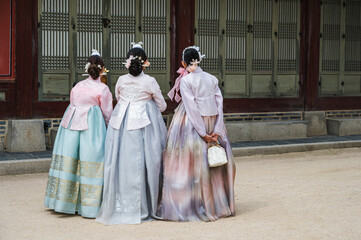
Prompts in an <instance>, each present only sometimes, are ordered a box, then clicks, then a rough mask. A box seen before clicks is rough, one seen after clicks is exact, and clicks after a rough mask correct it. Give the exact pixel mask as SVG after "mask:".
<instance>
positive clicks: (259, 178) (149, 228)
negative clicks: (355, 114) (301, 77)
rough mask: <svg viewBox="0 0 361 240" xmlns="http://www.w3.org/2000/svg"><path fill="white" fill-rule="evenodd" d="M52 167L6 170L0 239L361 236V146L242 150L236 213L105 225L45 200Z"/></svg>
mask: <svg viewBox="0 0 361 240" xmlns="http://www.w3.org/2000/svg"><path fill="white" fill-rule="evenodd" d="M46 181H47V174H45V173H44V174H29V175H16V176H3V177H0V239H1V240H3V239H4V240H13V239H14V240H20V239H34V240H42V239H46V240H52V239H61V240H68V239H79V240H80V239H89V240H91V239H96V240H102V239H127V240H130V239H154V240H161V239H167V240H172V239H187V240H188V239H191V240H200V239H205V240H210V239H222V240H223V239H237V240H240V239H257V240H258V239H259V240H265V239H275V240H280V239H287V240H290V239H292V240H295V239H306V240H310V239H327V240H329V239H361V149H360V148H353V149H339V150H322V151H314V152H306V153H289V154H281V155H268V156H262V155H261V156H252V157H242V158H237V177H236V185H235V192H236V209H237V215H236V216H235V217H231V218H226V219H220V220H218V221H216V222H210V223H204V222H189V223H174V222H164V221H153V222H148V223H143V224H140V225H121V226H104V225H102V224H99V223H96V222H95V221H94V220H89V219H84V218H82V217H80V216H72V215H65V214H58V213H54V212H53V211H49V210H47V209H45V208H44V207H43V205H42V204H43V197H44V191H45V185H46Z"/></svg>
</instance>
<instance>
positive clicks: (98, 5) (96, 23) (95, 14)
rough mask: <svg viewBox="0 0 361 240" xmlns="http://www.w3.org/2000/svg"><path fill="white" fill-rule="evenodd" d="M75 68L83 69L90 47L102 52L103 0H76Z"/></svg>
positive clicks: (90, 50)
mask: <svg viewBox="0 0 361 240" xmlns="http://www.w3.org/2000/svg"><path fill="white" fill-rule="evenodd" d="M77 3H78V6H77V69H78V70H83V69H84V66H85V64H86V62H87V59H88V57H89V55H90V54H91V52H92V49H94V48H95V49H97V50H98V51H99V52H100V53H102V41H103V34H102V31H103V26H102V15H103V1H102V0H78V1H77Z"/></svg>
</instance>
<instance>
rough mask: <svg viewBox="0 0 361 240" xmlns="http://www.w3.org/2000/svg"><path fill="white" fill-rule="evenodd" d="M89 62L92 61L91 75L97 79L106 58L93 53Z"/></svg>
mask: <svg viewBox="0 0 361 240" xmlns="http://www.w3.org/2000/svg"><path fill="white" fill-rule="evenodd" d="M88 62H89V63H90V66H89V68H88V73H89V76H91V77H92V79H94V80H95V79H97V78H98V77H99V75H100V72H101V70H102V69H103V67H104V60H103V58H102V57H101V56H98V55H92V56H90V57H89V58H88ZM98 65H100V67H101V68H99V67H98Z"/></svg>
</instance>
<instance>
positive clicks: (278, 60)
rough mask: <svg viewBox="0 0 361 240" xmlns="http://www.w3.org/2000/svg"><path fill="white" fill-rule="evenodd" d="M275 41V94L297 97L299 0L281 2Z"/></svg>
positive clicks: (278, 8) (278, 9)
mask: <svg viewBox="0 0 361 240" xmlns="http://www.w3.org/2000/svg"><path fill="white" fill-rule="evenodd" d="M276 7H277V30H276V33H275V41H276V46H277V50H275V51H277V54H275V64H276V66H277V67H274V82H275V83H276V84H275V86H274V92H275V94H276V95H277V96H284V97H287V96H288V97H295V96H297V95H298V92H299V87H298V86H299V85H298V79H299V76H298V72H299V71H298V69H299V31H300V30H299V29H300V2H299V0H279V1H278V5H277V6H276Z"/></svg>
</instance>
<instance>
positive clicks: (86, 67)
mask: <svg viewBox="0 0 361 240" xmlns="http://www.w3.org/2000/svg"><path fill="white" fill-rule="evenodd" d="M90 65H91V63H90V62H87V63H86V64H85V72H86V73H87V72H88V69H89V67H90Z"/></svg>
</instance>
